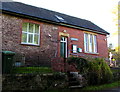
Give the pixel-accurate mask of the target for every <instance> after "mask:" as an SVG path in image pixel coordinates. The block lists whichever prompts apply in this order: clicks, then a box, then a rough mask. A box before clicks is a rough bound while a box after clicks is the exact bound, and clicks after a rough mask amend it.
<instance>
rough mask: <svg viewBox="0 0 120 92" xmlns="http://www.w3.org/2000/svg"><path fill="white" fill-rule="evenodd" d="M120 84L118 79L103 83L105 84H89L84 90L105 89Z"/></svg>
mask: <svg viewBox="0 0 120 92" xmlns="http://www.w3.org/2000/svg"><path fill="white" fill-rule="evenodd" d="M118 86H120V81H116V82H113V83H110V84H103V85H97V86H88V87H85V88H83V89H82V90H93V91H94V90H105V89H110V88H114V87H118Z"/></svg>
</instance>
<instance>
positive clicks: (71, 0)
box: [14, 0, 119, 44]
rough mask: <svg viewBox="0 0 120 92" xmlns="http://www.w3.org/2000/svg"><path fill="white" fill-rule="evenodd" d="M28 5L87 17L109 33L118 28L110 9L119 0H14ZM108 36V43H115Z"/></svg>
mask: <svg viewBox="0 0 120 92" xmlns="http://www.w3.org/2000/svg"><path fill="white" fill-rule="evenodd" d="M14 1H18V2H23V3H26V4H29V5H33V6H37V7H41V8H45V9H49V10H53V11H57V12H60V13H64V14H68V15H71V16H75V17H78V18H82V19H87V20H89V21H91V22H93V23H95V24H96V25H98V26H99V27H101V28H103V29H104V30H106V31H107V32H109V33H111V34H112V33H114V32H115V31H117V30H118V28H117V26H116V25H115V22H114V21H113V19H114V18H115V17H117V16H115V15H114V14H113V13H112V11H113V9H114V7H115V6H117V5H118V2H119V0H14ZM110 37H111V36H109V38H108V43H113V44H115V41H114V40H115V39H117V38H115V37H114V40H113V38H111V39H110Z"/></svg>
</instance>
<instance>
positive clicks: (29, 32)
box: [21, 23, 40, 45]
mask: <svg viewBox="0 0 120 92" xmlns="http://www.w3.org/2000/svg"><path fill="white" fill-rule="evenodd" d="M21 43H22V44H29V45H39V44H40V26H39V25H38V24H33V23H23V25H22V41H21Z"/></svg>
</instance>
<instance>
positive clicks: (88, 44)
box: [0, 2, 109, 66]
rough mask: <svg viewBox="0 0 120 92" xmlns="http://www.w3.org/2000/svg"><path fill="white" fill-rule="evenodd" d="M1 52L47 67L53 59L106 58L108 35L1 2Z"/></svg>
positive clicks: (89, 26)
mask: <svg viewBox="0 0 120 92" xmlns="http://www.w3.org/2000/svg"><path fill="white" fill-rule="evenodd" d="M1 10H2V14H1V17H0V18H1V20H2V50H9V51H13V52H15V53H16V58H15V60H16V61H25V63H26V64H30V65H40V66H42V65H45V66H46V65H50V63H51V62H50V61H51V60H52V59H54V58H57V57H65V58H67V57H70V56H81V57H84V56H93V57H104V58H107V57H108V50H107V38H106V35H108V34H109V33H108V32H106V31H105V30H103V29H102V28H100V27H98V26H97V25H95V24H94V23H92V22H90V21H88V20H84V19H80V18H76V17H72V16H69V15H65V14H61V13H58V12H54V11H50V10H46V9H43V8H38V7H34V6H30V5H26V4H23V3H19V2H4V3H2V7H1Z"/></svg>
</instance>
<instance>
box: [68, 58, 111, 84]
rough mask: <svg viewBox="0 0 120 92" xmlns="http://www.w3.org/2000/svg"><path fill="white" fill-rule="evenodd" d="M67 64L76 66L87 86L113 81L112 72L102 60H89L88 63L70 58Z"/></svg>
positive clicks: (84, 60) (82, 59) (81, 59)
mask: <svg viewBox="0 0 120 92" xmlns="http://www.w3.org/2000/svg"><path fill="white" fill-rule="evenodd" d="M67 62H68V63H69V64H73V63H74V64H75V65H76V68H77V70H78V71H79V72H80V73H81V74H83V75H84V77H85V78H86V79H87V80H88V84H89V85H95V84H103V83H110V82H111V81H112V79H113V74H112V71H111V70H110V67H109V66H108V65H107V63H106V62H105V61H104V59H101V58H91V59H89V61H88V60H86V59H84V58H80V57H70V58H68V60H67Z"/></svg>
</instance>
